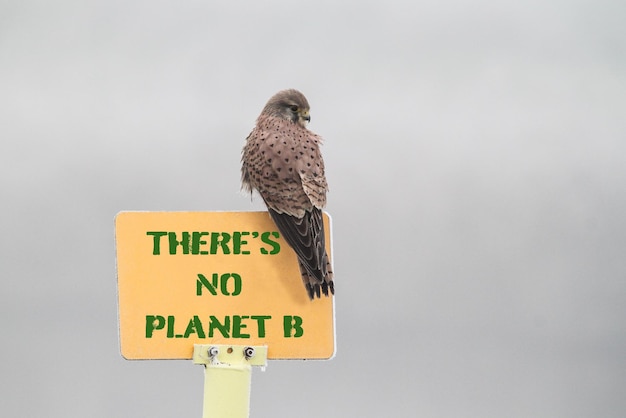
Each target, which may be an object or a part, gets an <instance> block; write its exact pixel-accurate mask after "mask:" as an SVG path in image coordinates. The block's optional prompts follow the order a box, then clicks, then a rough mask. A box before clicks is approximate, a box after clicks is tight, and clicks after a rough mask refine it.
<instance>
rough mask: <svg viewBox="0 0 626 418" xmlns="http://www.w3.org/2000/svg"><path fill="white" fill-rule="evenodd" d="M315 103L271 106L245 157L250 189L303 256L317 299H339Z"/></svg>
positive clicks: (275, 99)
mask: <svg viewBox="0 0 626 418" xmlns="http://www.w3.org/2000/svg"><path fill="white" fill-rule="evenodd" d="M309 120H310V116H309V103H308V101H307V99H306V98H305V97H304V95H303V94H302V93H300V92H299V91H297V90H283V91H280V92H278V93H277V94H275V95H274V96H272V98H270V100H269V101H268V102H267V104H266V105H265V107H264V108H263V111H262V112H261V115H260V116H259V117H258V119H257V123H256V126H255V127H254V129H253V130H252V132H251V133H250V135H248V138H247V139H246V144H245V146H244V148H243V153H242V159H241V160H242V167H241V181H242V187H243V189H244V190H247V191H249V192H252V191H253V190H257V191H258V192H259V194H260V195H261V197H262V198H263V200H264V201H265V204H266V205H267V209H268V211H269V213H270V216H271V217H272V219H273V220H274V222H275V223H276V226H277V227H278V230H279V231H280V232H281V233H282V235H283V237H284V238H285V240H286V241H287V243H288V244H289V245H290V246H291V247H292V248H293V250H294V251H295V252H296V255H297V256H298V264H299V267H300V272H301V276H302V281H303V282H304V285H305V287H306V289H307V293H308V295H309V297H310V298H311V299H314V298H315V297H320V296H321V295H322V294H323V295H326V296H328V295H329V294H334V291H335V290H334V284H333V273H332V271H331V267H330V260H329V258H328V255H327V254H326V247H325V236H324V225H323V218H322V208H323V207H324V206H325V205H326V192H327V191H328V185H327V183H326V177H325V176H324V160H323V159H322V154H321V152H320V145H321V143H322V138H321V137H320V136H318V135H316V134H314V133H313V132H311V131H309V130H308V129H307V128H306V123H307V122H308V121H309Z"/></svg>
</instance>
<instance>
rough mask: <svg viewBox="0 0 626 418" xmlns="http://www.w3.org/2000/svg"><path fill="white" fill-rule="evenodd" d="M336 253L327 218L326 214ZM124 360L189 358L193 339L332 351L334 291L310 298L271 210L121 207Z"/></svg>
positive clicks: (282, 354)
mask: <svg viewBox="0 0 626 418" xmlns="http://www.w3.org/2000/svg"><path fill="white" fill-rule="evenodd" d="M324 227H325V232H326V245H327V252H328V254H330V256H331V257H332V254H331V232H330V231H331V230H330V217H329V216H328V215H327V214H326V213H325V214H324ZM115 233H116V244H117V276H118V277H117V278H118V296H119V325H120V341H121V351H122V355H123V356H124V357H125V358H126V359H129V360H130V359H191V358H192V356H193V345H194V344H237V345H245V344H249V345H267V346H268V358H270V359H328V358H331V357H332V356H333V355H334V352H335V321H334V298H333V297H328V298H327V297H322V298H321V299H316V300H313V301H311V300H309V298H308V296H307V293H306V290H305V288H304V286H303V284H302V281H301V279H300V272H299V269H298V262H297V259H296V255H295V253H294V252H293V250H292V249H291V248H290V247H289V246H288V244H287V243H286V242H285V241H284V240H283V239H282V237H281V236H280V233H279V232H278V229H277V227H276V225H275V224H274V223H273V222H272V220H271V219H270V217H269V214H268V213H267V212H121V213H119V214H118V215H117V217H116V219H115Z"/></svg>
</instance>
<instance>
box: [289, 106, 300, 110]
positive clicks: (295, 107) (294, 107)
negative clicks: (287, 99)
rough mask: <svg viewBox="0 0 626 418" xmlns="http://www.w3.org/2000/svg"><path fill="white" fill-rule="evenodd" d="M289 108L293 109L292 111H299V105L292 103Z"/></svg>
mask: <svg viewBox="0 0 626 418" xmlns="http://www.w3.org/2000/svg"><path fill="white" fill-rule="evenodd" d="M289 109H291V111H292V112H297V111H298V106H296V105H291V106H289Z"/></svg>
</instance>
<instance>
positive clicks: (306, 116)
mask: <svg viewBox="0 0 626 418" xmlns="http://www.w3.org/2000/svg"><path fill="white" fill-rule="evenodd" d="M300 117H301V118H302V119H304V120H305V121H307V122H311V115H310V114H309V111H308V110H305V111H303V112H302V113H301V114H300Z"/></svg>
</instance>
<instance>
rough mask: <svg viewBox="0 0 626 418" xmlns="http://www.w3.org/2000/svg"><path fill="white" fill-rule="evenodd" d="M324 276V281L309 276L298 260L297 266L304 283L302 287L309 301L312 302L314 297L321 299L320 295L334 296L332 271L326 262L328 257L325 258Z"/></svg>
mask: <svg viewBox="0 0 626 418" xmlns="http://www.w3.org/2000/svg"><path fill="white" fill-rule="evenodd" d="M326 259H327V261H326V274H325V275H324V280H321V281H320V280H319V279H318V278H317V277H315V276H313V275H311V273H309V271H308V270H307V268H306V267H305V265H304V264H303V263H302V262H301V261H300V260H298V266H299V267H300V274H301V275H302V282H303V283H304V287H306V291H307V294H308V295H309V299H311V300H313V299H315V298H316V297H317V298H321V297H322V295H324V296H330V295H334V294H335V283H334V282H333V270H332V267H331V265H330V262H329V261H328V257H327V258H326Z"/></svg>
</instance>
